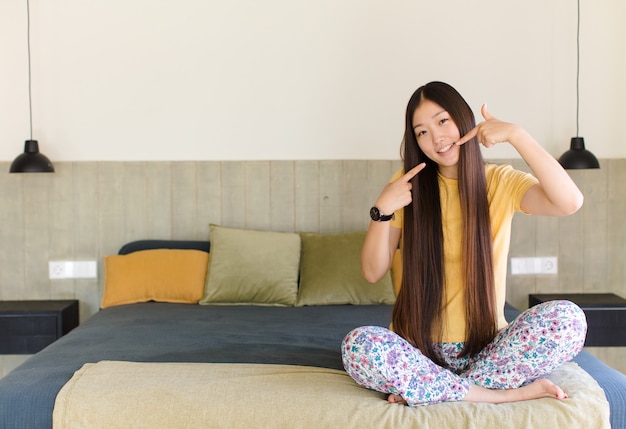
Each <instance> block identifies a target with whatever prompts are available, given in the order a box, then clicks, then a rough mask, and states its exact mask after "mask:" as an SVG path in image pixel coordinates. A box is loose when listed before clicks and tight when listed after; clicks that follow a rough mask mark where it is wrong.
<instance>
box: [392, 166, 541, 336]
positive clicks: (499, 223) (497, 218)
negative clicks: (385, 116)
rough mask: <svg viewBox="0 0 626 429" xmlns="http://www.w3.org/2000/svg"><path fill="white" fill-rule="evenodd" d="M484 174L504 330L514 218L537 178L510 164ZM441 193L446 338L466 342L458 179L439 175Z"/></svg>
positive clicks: (399, 215)
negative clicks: (508, 260) (507, 274)
mask: <svg viewBox="0 0 626 429" xmlns="http://www.w3.org/2000/svg"><path fill="white" fill-rule="evenodd" d="M402 174H404V172H403V171H402V170H400V171H398V172H397V173H396V174H395V175H394V176H393V178H392V179H391V181H394V180H397V179H398V178H399V177H400V176H402ZM485 174H486V176H487V199H488V202H489V213H490V217H491V233H492V241H493V264H494V277H495V287H496V305H497V321H498V329H501V328H503V327H505V326H506V325H507V321H506V319H505V318H504V304H505V300H506V273H507V258H508V254H509V244H510V241H511V221H512V220H513V215H514V214H515V212H516V211H521V208H520V203H521V201H522V197H523V196H524V194H525V193H526V191H527V190H528V189H529V188H530V187H531V186H533V185H535V184H536V183H538V181H537V179H536V178H535V177H533V176H532V175H530V174H528V173H524V172H521V171H518V170H515V169H513V167H511V166H510V165H496V164H486V165H485ZM439 192H440V195H441V213H442V224H443V240H444V246H443V251H444V276H445V277H444V279H445V285H444V287H445V302H444V303H443V308H442V311H443V314H442V316H443V317H442V320H443V341H444V342H463V341H465V300H464V295H463V292H464V284H463V273H462V255H461V253H462V249H461V237H462V218H461V205H460V199H459V189H458V181H457V180H456V179H448V178H446V177H443V176H441V175H440V176H439ZM403 223H404V209H400V210H398V211H396V212H395V219H394V220H392V221H391V226H392V227H394V228H400V229H402V225H403ZM401 242H402V240H401ZM401 246H402V244H401ZM395 268H396V270H397V269H398V268H399V267H397V265H396V267H395ZM400 278H401V276H400Z"/></svg>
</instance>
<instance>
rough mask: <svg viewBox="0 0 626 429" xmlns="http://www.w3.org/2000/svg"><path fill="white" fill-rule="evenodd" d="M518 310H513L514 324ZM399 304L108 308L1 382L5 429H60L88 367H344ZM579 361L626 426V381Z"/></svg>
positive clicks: (616, 423) (614, 419) (0, 417)
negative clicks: (63, 395) (63, 396)
mask: <svg viewBox="0 0 626 429" xmlns="http://www.w3.org/2000/svg"><path fill="white" fill-rule="evenodd" d="M514 315H515V310H514V309H512V308H508V309H507V317H508V318H509V320H510V318H512V317H514ZM390 317H391V306H384V305H373V306H349V305H346V306H319V307H262V306H199V305H186V304H163V303H144V304H132V305H124V306H118V307H111V308H107V309H105V310H101V311H100V312H98V313H97V314H96V315H94V316H93V317H92V318H90V319H89V320H87V321H86V322H85V323H83V324H82V325H80V326H79V327H78V328H76V329H75V330H74V331H72V332H70V333H69V334H68V335H66V336H64V337H62V338H61V339H60V340H58V341H57V342H55V343H53V344H51V345H50V346H48V347H47V348H46V349H44V350H43V351H41V352H40V353H38V354H36V355H34V356H32V357H31V358H29V359H28V360H27V361H26V362H24V363H23V364H22V365H21V366H19V367H18V368H16V369H15V370H14V371H13V372H11V373H10V374H8V375H7V376H6V377H4V378H3V379H0V428H4V429H13V428H15V429H20V428H24V429H40V428H51V427H52V410H53V407H54V401H55V398H56V394H57V393H58V391H59V390H60V389H61V387H62V386H63V385H64V384H65V383H66V382H67V381H68V380H69V379H70V378H71V377H72V375H73V374H74V372H75V371H76V370H78V369H79V368H80V367H81V366H82V365H83V364H84V363H87V362H98V361H101V360H127V361H138V362H235V363H275V364H291V365H312V366H321V367H327V368H334V369H342V364H341V356H340V343H341V340H342V338H343V336H344V335H345V334H346V333H347V332H348V331H350V330H351V329H352V328H354V327H356V326H361V325H381V326H386V325H388V323H389V320H390ZM576 362H577V363H578V364H579V365H580V366H581V367H582V368H584V369H585V370H586V371H587V372H589V373H590V374H591V375H592V376H593V377H594V378H595V379H596V380H598V382H599V384H600V385H601V386H602V387H603V388H604V389H605V392H606V394H607V397H608V399H609V402H610V403H611V423H612V427H613V428H624V427H626V425H625V423H624V419H625V416H626V376H624V375H623V374H621V373H619V372H617V371H615V370H613V369H611V368H609V367H608V366H606V365H604V364H603V363H602V362H600V361H599V360H598V359H596V358H595V357H593V356H591V355H590V354H589V353H587V352H583V353H581V354H580V355H579V356H578V357H577V358H576Z"/></svg>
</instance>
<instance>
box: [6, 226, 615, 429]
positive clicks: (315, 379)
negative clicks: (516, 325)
mask: <svg viewBox="0 0 626 429" xmlns="http://www.w3.org/2000/svg"><path fill="white" fill-rule="evenodd" d="M222 232H225V231H214V230H213V229H212V235H211V237H212V239H213V238H214V237H215V238H218V237H219V236H220V234H221V233H222ZM230 233H232V231H228V234H226V235H225V236H224V237H223V238H224V239H226V240H228V241H231V240H232V239H233V236H232V235H229V234H230ZM237 233H239V232H237ZM248 234H249V233H248V232H246V235H245V241H249V242H255V237H252V239H250V237H249V235H248ZM347 235H349V236H350V237H349V240H347V241H348V242H349V243H344V244H345V246H343V247H342V246H337V241H336V240H343V241H344V242H346V235H345V234H344V235H342V236H341V237H332V239H333V240H334V241H333V248H335V249H337V250H336V251H337V252H339V254H333V250H329V249H328V248H325V247H324V246H323V244H324V242H326V241H327V237H326V236H321V235H317V234H311V235H310V236H308V238H307V240H306V245H305V240H304V238H303V239H302V241H301V242H300V243H299V246H301V257H299V258H298V263H297V264H298V267H297V273H296V281H297V282H298V284H299V285H301V284H302V283H301V282H302V281H303V280H304V279H305V278H308V277H310V276H311V275H312V274H313V275H314V276H315V277H321V278H322V283H321V286H320V287H322V289H323V288H324V287H325V286H324V285H325V284H326V283H327V282H328V278H327V276H328V275H329V272H331V271H333V269H331V268H329V269H325V270H322V272H320V271H319V269H317V270H316V269H313V271H309V272H308V273H307V272H306V270H305V267H304V265H305V260H304V259H305V255H307V254H308V255H309V256H315V257H316V258H320V257H322V258H330V260H333V261H337V260H341V264H339V265H340V266H341V267H343V270H342V273H343V271H349V269H347V268H346V266H347V265H349V264H347V263H346V261H345V257H346V255H348V254H350V253H354V249H356V248H358V246H357V245H355V244H354V243H355V237H356V241H357V242H358V240H362V235H359V234H356V235H355V234H352V235H351V234H347ZM257 238H259V239H260V242H264V243H267V237H266V236H259V237H257ZM213 243H214V242H213V240H212V241H211V247H213V246H214V244H213ZM357 244H358V243H357ZM346 246H347V247H346ZM350 246H352V247H351V249H352V250H351V251H348V250H347V249H348V248H349V247H350ZM261 247H264V248H265V253H268V251H271V252H270V253H272V255H273V257H272V258H270V259H269V260H261V261H257V262H259V263H261V264H264V265H267V264H270V265H271V264H272V263H273V262H276V261H277V260H280V261H284V259H285V254H280V249H278V247H280V246H274V245H272V246H270V247H269V248H268V247H267V245H264V246H261ZM287 247H289V246H287ZM151 250H155V251H156V250H159V251H163V250H176V251H179V253H180V252H181V251H183V252H184V251H187V250H189V251H191V250H193V251H194V254H196V255H197V253H195V252H204V253H207V254H209V253H208V251H209V242H208V241H207V242H204V241H163V240H142V241H138V242H133V243H129V244H127V245H125V246H123V247H122V248H121V250H120V255H116V257H119V258H117V259H115V260H116V261H120V262H124V263H125V262H126V259H123V258H122V256H123V255H125V256H130V255H136V256H138V255H146V254H148V252H150V251H151ZM292 250H293V248H291V250H290V251H292ZM229 251H235V254H237V255H238V256H240V257H241V254H240V253H238V252H240V251H242V249H234V250H233V249H229ZM323 253H330V255H322V256H320V254H323ZM159 255H160V256H159V257H162V254H159ZM210 255H211V256H210V258H209V259H208V260H207V261H206V263H208V274H206V285H203V290H202V297H200V298H198V295H197V294H196V295H194V296H193V297H190V298H187V299H190V300H191V302H184V300H180V301H182V302H175V301H177V300H178V298H176V299H175V298H171V297H170V299H168V300H167V302H159V300H160V299H161V298H162V297H156V298H157V299H152V298H155V297H154V296H142V297H141V298H140V299H137V298H135V301H137V302H128V303H122V304H120V303H115V302H114V303H113V304H112V305H109V304H110V302H108V303H107V302H106V301H105V300H104V298H105V297H103V304H104V305H103V308H102V309H101V310H100V311H99V312H98V313H96V314H95V315H94V316H92V317H91V318H89V319H88V320H87V321H85V322H84V323H82V324H81V325H80V326H79V327H77V328H76V329H74V330H73V331H72V332H70V333H69V334H68V335H66V336H64V337H62V338H61V339H59V340H58V341H56V342H55V343H53V344H51V345H50V346H48V347H47V348H45V349H44V350H42V351H41V352H39V353H37V354H35V355H33V356H32V357H30V358H29V359H28V360H27V361H26V362H24V363H23V364H22V365H21V366H19V367H18V368H16V369H15V370H13V371H12V372H11V373H9V374H8V375H7V376H6V377H4V378H3V379H0V427H2V428H7V429H9V428H27V429H39V428H50V427H53V426H54V427H55V428H56V427H59V428H86V427H89V428H98V427H102V428H105V427H106V428H118V427H119V428H122V427H126V428H128V427H133V428H143V427H146V428H154V427H277V428H278V427H337V426H343V427H372V426H374V427H394V428H402V427H417V426H418V425H419V427H425V428H430V427H432V428H439V427H467V428H470V427H471V428H474V427H475V428H479V427H502V426H503V423H502V422H503V421H506V422H507V423H506V426H507V427H514V428H515V427H519V428H527V427H534V426H536V427H539V426H541V427H570V426H571V427H586V428H596V427H597V428H608V427H613V428H623V427H626V426H625V421H626V405H625V404H626V377H625V376H624V375H623V374H621V373H619V372H618V371H615V370H613V369H612V368H609V367H608V366H606V365H604V364H603V363H602V362H600V361H599V360H598V359H596V358H595V357H593V356H592V355H590V354H589V353H587V352H584V351H583V352H582V353H581V354H580V355H579V356H578V357H577V358H576V359H575V361H574V362H573V363H567V364H565V365H563V366H562V367H561V368H559V369H557V370H556V371H555V372H554V373H553V375H552V376H551V377H553V379H554V381H555V382H557V383H559V384H560V385H561V386H562V387H563V388H564V389H565V390H566V392H567V393H568V394H569V396H570V398H569V399H567V400H565V401H556V400H551V399H539V400H534V401H526V402H520V403H513V404H501V405H491V404H466V403H455V404H438V405H433V406H429V407H418V408H409V407H405V406H401V405H398V404H387V403H386V401H385V400H384V395H382V394H380V393H377V392H373V391H369V390H366V389H363V388H361V387H359V386H357V385H356V384H355V383H354V382H353V381H352V380H351V379H350V378H349V377H348V376H347V375H346V374H345V372H344V371H343V368H342V364H341V356H340V342H341V340H342V338H343V336H344V335H345V334H346V333H347V332H348V331H350V330H351V329H352V328H354V327H356V326H361V325H381V326H386V325H388V323H389V321H390V316H391V308H392V305H391V303H389V302H387V298H385V297H383V299H381V298H380V297H376V296H373V297H369V298H367V299H364V298H363V297H358V298H355V297H354V296H351V297H350V294H351V293H353V292H354V291H348V292H347V294H344V295H345V296H348V298H347V299H346V298H345V296H344V298H342V299H339V300H335V301H333V300H330V301H329V302H323V301H324V300H328V293H327V291H324V293H323V294H321V295H319V296H323V297H324V298H323V300H322V302H318V303H317V305H313V304H312V301H310V300H311V299H312V298H311V296H309V298H308V299H309V303H308V304H307V303H305V302H304V301H302V300H301V296H300V294H301V292H302V291H298V295H297V296H296V297H295V298H294V297H289V298H288V299H292V300H293V299H295V301H293V305H287V304H280V305H279V304H270V303H259V302H246V301H249V298H250V297H249V296H248V297H247V298H241V296H238V298H237V299H241V301H242V302H241V303H233V302H221V301H220V300H224V299H225V298H224V296H221V295H219V294H217V295H215V296H213V298H211V299H210V300H209V301H212V302H202V301H203V300H205V301H206V299H207V290H208V287H209V283H210V280H212V279H213V280H214V279H215V277H214V276H213V278H212V274H218V273H217V270H218V267H223V265H220V264H223V263H224V261H225V260H224V259H223V258H222V255H221V254H220V253H218V252H217V249H213V248H212V249H211V252H210ZM229 258H231V259H232V255H231V256H229ZM255 258H257V259H258V258H261V259H262V256H260V255H256V256H255ZM342 258H343V259H342ZM244 259H245V258H244ZM112 261H113V260H111V261H109V262H111V263H110V264H108V265H110V266H111V267H114V266H115V264H114V263H112ZM313 262H315V265H319V264H320V260H319V259H317V260H315V261H313ZM251 263H252V264H254V263H255V262H251ZM357 263H358V258H357ZM196 264H197V262H196ZM307 264H308V262H307ZM160 265H161V266H162V265H163V264H160ZM176 265H177V267H178V270H179V271H180V270H185V271H186V272H190V271H193V270H192V269H190V266H187V265H185V263H184V261H183V262H181V261H177V264H176ZM234 266H235V267H236V268H238V269H239V270H240V271H245V268H242V265H237V264H235V265H234ZM118 268H119V267H118ZM127 268H128V267H126V268H125V270H119V271H121V272H124V273H128V270H127ZM144 268H145V265H144ZM270 268H271V270H272V271H277V270H276V269H275V268H272V267H270ZM212 270H213V271H214V272H212ZM139 271H140V272H139V274H137V272H135V274H134V275H135V276H136V275H139V276H141V275H145V271H146V270H145V269H143V270H139ZM142 273H143V274H142ZM168 275H171V273H169V274H168V273H159V277H160V280H162V281H163V282H164V284H165V283H168V282H171V280H168V279H167V278H166V277H167V276H168ZM290 275H293V273H291V274H290ZM107 276H109V277H108V279H107V280H106V281H107V282H110V281H112V280H111V279H113V278H115V275H114V273H112V272H110V270H109V268H107ZM131 277H133V276H132V275H131ZM173 278H180V272H179V273H177V274H176V276H175V277H173ZM144 280H145V279H144ZM133 281H135V282H140V281H142V279H141V278H134V280H133ZM151 281H152V282H153V284H154V283H155V282H156V281H155V280H154V278H153V279H152V280H151ZM203 281H204V279H203ZM248 281H250V279H248ZM342 281H343V280H341V279H340V280H339V281H338V283H337V284H340V283H341V282H342ZM157 283H158V282H157ZM204 286H206V288H205V287H204ZM334 287H335V288H337V289H341V287H340V286H334ZM349 288H350V287H348V289H349ZM105 289H106V286H105ZM239 292H240V291H239ZM106 293H107V292H106V290H105V295H106ZM177 293H178V294H179V295H180V294H185V293H188V291H183V292H177ZM392 293H393V292H392ZM266 298H267V297H266ZM266 298H263V299H266ZM116 299H118V300H120V299H121V300H122V301H123V300H124V299H126V298H125V297H124V296H121V297H117V298H116ZM271 299H273V300H274V299H278V300H283V299H285V298H284V295H281V294H278V295H273V297H272V298H271ZM230 300H231V301H232V299H230ZM342 300H343V301H350V302H342ZM131 301H132V299H131ZM161 301H163V300H162V299H161ZM194 301H195V302H196V303H194ZM226 301H229V299H226ZM253 301H254V300H253ZM376 301H380V302H376ZM506 313H507V318H509V319H510V318H512V317H514V316H515V314H516V313H517V310H515V309H514V308H512V307H510V306H508V305H507V309H506ZM609 410H610V411H609Z"/></svg>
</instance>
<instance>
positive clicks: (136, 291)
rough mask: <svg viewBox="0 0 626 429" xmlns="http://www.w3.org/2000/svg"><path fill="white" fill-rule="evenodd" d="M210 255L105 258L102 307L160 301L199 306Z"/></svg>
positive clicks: (175, 252) (177, 252) (156, 252)
mask: <svg viewBox="0 0 626 429" xmlns="http://www.w3.org/2000/svg"><path fill="white" fill-rule="evenodd" d="M208 265H209V254H208V253H207V252H203V251H201V250H189V249H185V250H183V249H153V250H142V251H139V252H133V253H130V254H128V255H111V256H105V257H104V293H103V295H102V302H101V304H100V307H101V308H106V307H111V306H114V305H122V304H132V303H136V302H146V301H159V302H178V303H188V304H197V303H198V301H200V298H202V295H203V294H204V282H205V279H206V274H207V267H208Z"/></svg>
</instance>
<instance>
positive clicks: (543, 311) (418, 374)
mask: <svg viewBox="0 0 626 429" xmlns="http://www.w3.org/2000/svg"><path fill="white" fill-rule="evenodd" d="M586 333H587V321H586V318H585V314H584V313H583V311H582V310H581V309H580V308H579V307H578V306H577V305H576V304H574V303H572V302H570V301H550V302H545V303H542V304H539V305H536V306H534V307H532V308H530V309H528V310H526V311H524V312H523V313H522V314H520V315H519V316H518V317H517V318H516V319H515V320H513V321H512V322H511V323H510V324H509V325H508V326H507V327H506V328H504V329H502V330H500V332H498V334H497V335H496V336H495V338H494V339H493V340H492V341H491V342H490V343H489V344H488V345H487V346H486V347H485V348H484V349H483V350H482V351H481V352H480V353H478V354H477V355H475V356H472V357H459V356H458V355H459V353H460V351H461V350H462V348H463V343H439V344H437V347H438V348H439V351H440V355H441V356H442V357H443V359H444V360H445V362H446V364H447V367H448V368H442V367H440V366H438V365H436V364H435V363H433V362H432V361H431V360H430V359H428V358H427V357H426V356H424V355H423V354H422V353H421V352H420V351H419V350H418V349H417V348H415V347H413V346H412V345H411V344H409V343H408V342H407V341H406V340H404V339H403V338H402V337H400V336H399V335H397V334H396V333H394V332H392V331H390V330H388V329H386V328H383V327H379V326H363V327H360V328H356V329H354V330H352V331H351V332H349V333H348V335H346V337H345V338H344V340H343V343H342V349H341V350H342V358H343V366H344V368H345V369H346V371H347V372H348V374H349V375H350V376H351V377H352V378H353V379H354V380H355V381H356V382H357V383H358V384H360V385H361V386H364V387H366V388H368V389H373V390H376V391H378V392H383V393H393V394H396V395H399V396H401V397H402V398H403V399H404V400H405V401H406V402H407V404H408V405H410V406H417V405H427V404H436V403H439V402H445V401H460V400H462V399H463V398H464V397H465V395H466V394H467V392H468V390H469V388H470V385H471V384H477V385H479V386H483V387H486V388H489V389H511V388H517V387H520V386H523V385H525V384H529V383H531V382H533V381H535V380H538V379H540V378H545V377H546V376H548V375H549V374H550V373H551V372H552V371H553V370H554V369H556V368H557V367H558V366H560V365H561V364H563V363H564V362H567V361H569V360H571V359H572V358H574V357H575V356H576V355H577V354H578V352H580V350H581V349H582V347H583V345H584V343H585V336H586Z"/></svg>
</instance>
